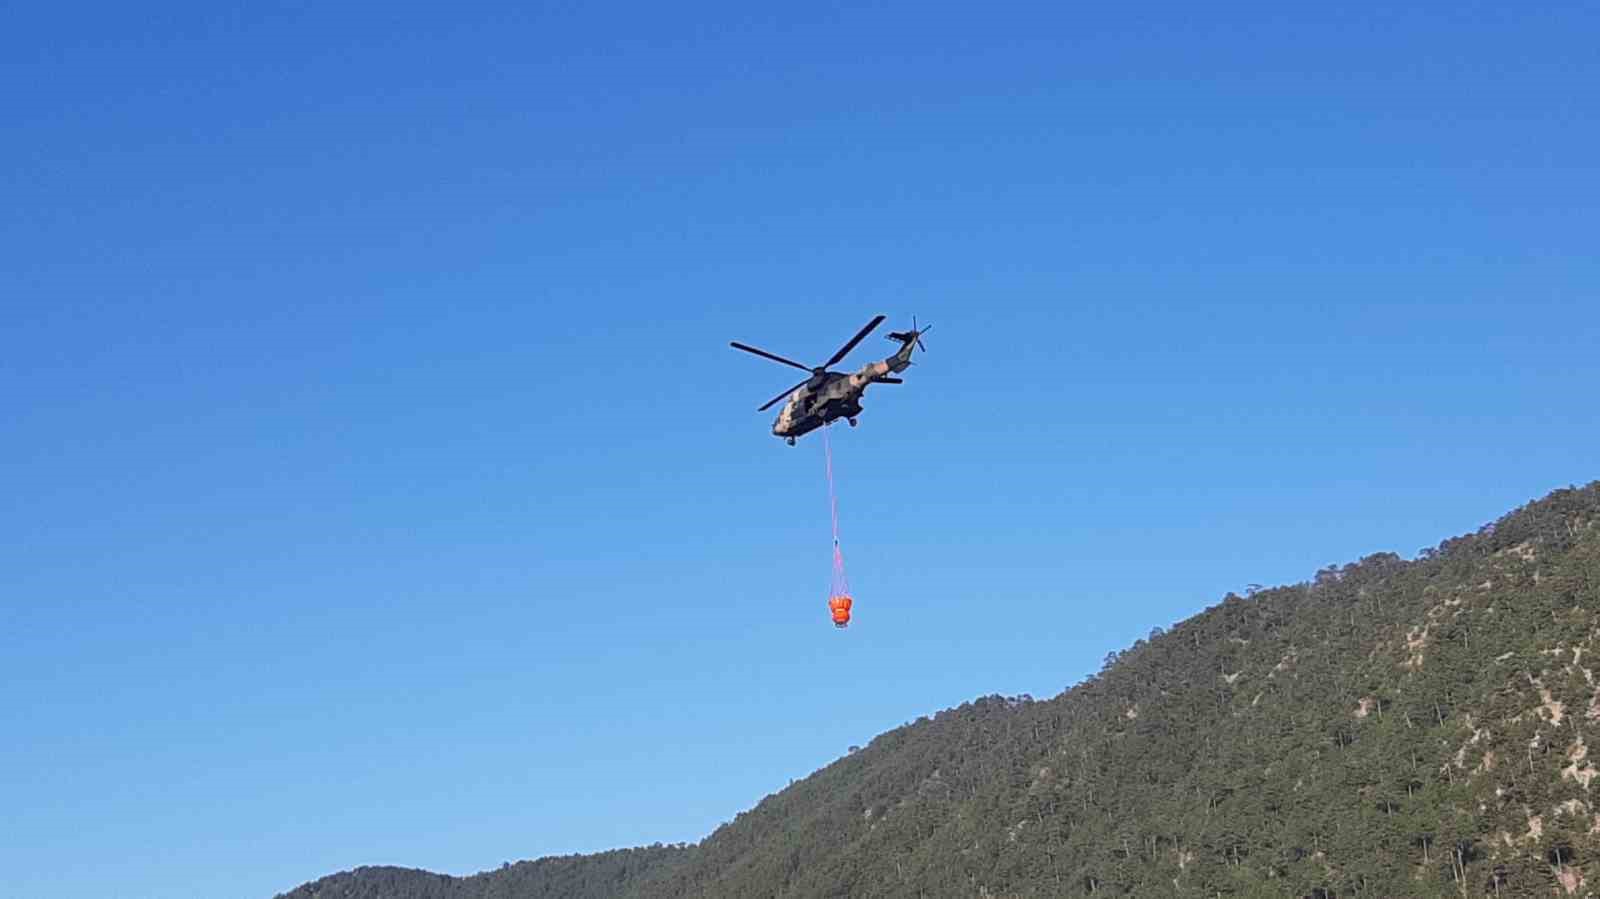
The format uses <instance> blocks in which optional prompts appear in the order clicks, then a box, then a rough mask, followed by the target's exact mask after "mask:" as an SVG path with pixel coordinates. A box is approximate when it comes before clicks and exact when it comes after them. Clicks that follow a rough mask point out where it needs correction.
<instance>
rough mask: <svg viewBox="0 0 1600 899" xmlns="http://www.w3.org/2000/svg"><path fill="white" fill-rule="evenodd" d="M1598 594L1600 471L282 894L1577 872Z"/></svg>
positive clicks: (408, 897) (1166, 891)
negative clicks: (772, 770) (829, 756)
mask: <svg viewBox="0 0 1600 899" xmlns="http://www.w3.org/2000/svg"><path fill="white" fill-rule="evenodd" d="M1597 613H1600V483H1597V484H1592V485H1590V486H1588V487H1585V488H1582V489H1568V490H1561V491H1557V492H1556V493H1554V494H1552V495H1551V496H1549V497H1546V498H1545V499H1543V500H1541V501H1539V502H1537V503H1533V504H1530V505H1528V506H1526V507H1524V508H1522V509H1519V510H1517V511H1515V512H1513V513H1511V514H1510V515H1507V516H1506V517H1504V518H1502V519H1500V520H1499V521H1497V522H1495V523H1494V524H1492V525H1490V526H1487V527H1485V528H1483V529H1481V530H1479V531H1478V532H1477V533H1475V534H1471V535H1467V536H1464V537H1459V538H1455V539H1452V540H1446V541H1444V542H1443V543H1441V544H1440V545H1439V546H1438V547H1437V548H1434V549H1429V550H1424V551H1423V552H1422V553H1420V554H1419V556H1418V558H1417V559H1416V560H1415V561H1411V562H1407V561H1405V560H1403V559H1401V558H1400V557H1398V556H1395V555H1393V554H1390V553H1383V554H1377V555H1373V556H1369V557H1367V558H1365V559H1362V560H1361V561H1359V562H1355V563H1352V564H1349V565H1344V566H1342V567H1335V566H1330V567H1328V568H1325V569H1323V570H1322V571H1319V572H1317V574H1316V577H1315V578H1314V580H1313V581H1312V582H1310V583H1304V584H1298V585H1294V586H1288V587H1279V588H1274V589H1260V588H1258V587H1256V586H1255V585H1252V588H1251V590H1250V591H1249V596H1247V597H1240V596H1235V595H1232V594H1230V595H1229V596H1227V597H1224V599H1223V600H1222V602H1221V603H1219V604H1218V605H1216V606H1214V607H1212V608H1210V609H1208V610H1206V611H1205V612H1203V613H1201V614H1199V615H1196V616H1195V617H1193V618H1191V619H1189V620H1187V621H1184V622H1181V623H1179V624H1177V625H1175V626H1173V627H1172V628H1170V629H1168V630H1165V631H1162V630H1161V629H1156V630H1153V631H1151V633H1150V636H1149V639H1148V640H1147V641H1139V642H1138V643H1137V644H1135V645H1134V646H1133V647H1131V648H1130V649H1128V650H1127V651H1125V652H1121V653H1114V654H1112V655H1111V656H1109V657H1108V658H1107V664H1106V667H1105V669H1104V670H1103V671H1101V672H1100V673H1099V674H1097V675H1095V676H1093V677H1091V678H1089V679H1088V680H1086V681H1085V682H1083V683H1081V684H1079V685H1077V686H1076V687H1074V688H1072V689H1070V690H1067V691H1066V692H1064V693H1062V694H1061V695H1059V696H1056V697H1055V698H1053V699H1049V700H1046V701H1039V702H1036V701H1033V700H1032V699H1031V698H1028V697H1014V698H1011V697H1002V696H990V697H985V698H983V699H979V700H976V701H974V702H970V703H967V704H964V705H962V706H960V707H959V708H955V709H950V710H947V711H944V712H940V713H939V714H937V715H935V716H933V717H932V718H923V719H920V720H918V721H917V722H915V723H912V724H908V725H906V726H904V727H901V728H897V729H895V730H893V731H890V732H888V733H886V734H883V735H881V736H879V737H878V738H877V739H875V740H873V741H872V742H871V743H870V744H869V745H867V746H865V747H863V748H861V749H860V750H859V751H855V752H851V753H850V754H848V755H846V756H845V757H844V758H841V759H840V760H839V761H837V762H835V763H834V764H832V765H830V766H828V767H826V768H824V769H822V770H821V771H818V772H816V773H815V774H813V775H812V776H810V777H808V778H806V779H805V780H802V781H799V782H796V783H794V784H793V785H791V786H790V787H789V788H788V789H785V790H783V791H781V792H779V793H776V794H774V795H772V796H769V797H767V798H766V799H764V800H762V801H761V802H760V803H759V804H757V805H756V806H755V807H754V808H753V809H751V810H749V811H747V812H745V813H743V814H741V815H739V816H738V817H737V818H736V819H735V820H733V821H732V822H730V823H728V824H726V825H724V826H723V827H722V828H720V829H718V830H717V831H716V832H715V833H713V834H712V835H710V836H709V837H707V838H706V839H705V840H704V841H702V842H701V843H699V844H698V845H695V846H690V847H653V848H650V849H641V850H624V851H622V852H611V853H601V854H598V855H593V856H582V857H569V858H563V859H543V860H540V861H537V862H525V863H522V864H519V865H514V866H510V867H509V868H506V869H503V870H501V871H495V872H489V873H485V874H481V875H477V876H476V877H470V878H441V877H439V876H438V875H432V874H427V873H426V872H415V871H402V870H400V869H360V870H358V871H355V872H348V873H346V874H340V875H335V876H334V877H331V878H325V879H324V880H321V881H317V882H316V883H313V884H308V885H306V886H303V887H301V888H299V889H298V890H295V891H294V892H292V893H289V894H287V896H285V897H283V899H368V897H373V899H376V897H384V899H389V897H393V899H488V897H496V899H498V897H508V899H509V897H543V896H557V895H560V896H576V897H587V896H640V897H643V896H649V897H690V896H694V897H699V896H710V897H717V896H725V897H802V896H806V897H809V896H905V897H920V896H951V895H960V896H981V895H990V896H997V897H998V896H1016V897H1025V896H1079V895H1083V896H1196V897H1201V896H1204V897H1213V896H1227V897H1232V899H1243V897H1251V896H1274V897H1282V896H1313V897H1331V896H1341V897H1350V896H1370V897H1389V896H1440V897H1443V896H1485V895H1488V896H1505V897H1512V896H1533V895H1539V896H1546V895H1551V894H1552V891H1554V893H1555V894H1556V895H1562V894H1566V893H1568V891H1569V890H1570V891H1571V894H1573V895H1583V894H1587V893H1591V892H1593V891H1594V890H1595V888H1596V887H1597V886H1600V836H1597V835H1600V803H1597V802H1596V801H1594V800H1593V799H1592V797H1591V788H1592V789H1593V790H1597V791H1600V751H1594V752H1591V748H1590V743H1591V741H1593V740H1597V739H1600V692H1597V684H1596V680H1595V671H1594V670H1593V669H1594V664H1593V662H1592V661H1591V660H1592V659H1594V658H1595V657H1597V656H1600V645H1596V643H1595V637H1596V635H1597V634H1600V620H1597V618H1596V615H1597ZM1591 709H1593V710H1594V714H1593V715H1592V716H1591V714H1590V710H1591ZM1591 758H1592V759H1593V762H1594V763H1593V764H1591ZM1591 777H1593V778H1594V780H1593V782H1590V778H1591Z"/></svg>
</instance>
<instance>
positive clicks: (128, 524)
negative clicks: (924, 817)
mask: <svg viewBox="0 0 1600 899" xmlns="http://www.w3.org/2000/svg"><path fill="white" fill-rule="evenodd" d="M860 6H862V5H861V4H842V5H839V6H837V7H829V6H827V5H822V4H806V5H805V8H804V9H803V10H799V11H793V12H790V13H787V14H785V15H782V16H777V17H774V16H772V15H770V14H766V13H753V12H751V11H750V5H749V4H742V3H714V4H693V5H690V6H687V7H685V6H682V5H675V6H670V7H669V6H663V5H660V4H634V5H610V6H603V5H599V4H587V5H584V4H510V3H507V4H469V5H467V6H465V7H460V8H457V7H452V8H451V9H449V10H445V9H444V7H434V8H432V9H431V11H412V10H411V9H410V8H409V7H406V6H405V5H404V4H402V5H401V6H400V7H398V8H397V7H394V6H388V5H382V6H380V5H377V4H364V5H361V6H359V7H350V8H351V9H353V10H354V11H348V12H335V11H331V10H326V9H320V8H313V7H316V5H314V4H313V5H289V4H283V5H279V4H269V5H257V8H256V9H255V10H254V11H252V12H249V13H241V12H233V11H221V10H220V9H219V7H218V6H217V5H216V4H201V3H192V4H188V3H184V4H157V5H155V6H151V5H148V4H144V5H127V4H72V3H61V4H54V5H51V6H49V7H48V10H47V11H40V10H39V9H38V8H27V9H23V10H20V11H18V10H13V11H12V13H11V14H10V15H9V16H8V19H7V25H6V28H5V30H4V34H3V35H0V79H3V80H0V83H3V84H4V85H5V88H4V91H5V93H4V96H5V104H4V121H5V127H4V140H3V141H0V195H3V197H4V203H3V204H0V253H3V256H4V264H3V265H0V297H3V298H4V308H5V314H4V318H3V324H0V372H3V375H4V376H3V378H0V392H3V400H4V410H5V411H4V414H3V416H0V463H3V464H0V496H4V498H5V502H4V515H3V516H0V546H3V547H4V550H3V558H4V561H3V563H0V615H3V618H0V731H3V739H0V797H3V799H0V804H3V805H4V815H3V817H4V819H5V823H4V826H3V835H0V870H4V871H5V872H6V885H5V887H4V889H5V891H7V894H8V895H16V896H19V897H20V896H27V897H35V899H64V897H102V896H117V897H122V899H156V897H159V899H168V897H224V899H232V897H238V899H258V897H267V896H270V895H272V894H273V893H274V892H277V891H279V890H284V889H288V888H290V887H292V886H294V885H296V884H298V883H300V882H302V881H304V880H307V879H310V878H313V877H316V876H319V875H322V874H326V873H331V872H333V871H336V870H340V869H344V868H349V867H353V866H356V865H359V864H402V865H409V866H420V867H427V868H431V869H434V870H438V871H444V872H449V873H457V874H462V873H469V872H472V871H475V870H479V869H483V868H489V867H495V866H498V865H499V864H500V863H501V862H502V861H505V860H509V859H521V858H532V857H536V856H540V855H546V854H554V853H568V852H575V851H590V850H598V849H604V848H608V847H616V846H626V845H634V844H642V843H650V842H652V841H663V842H674V841H680V840H685V841H690V840H697V839H699V838H700V837H702V836H704V835H705V834H707V833H708V832H710V831H711V830H712V829H713V828H715V827H716V826H717V825H718V824H719V823H720V822H722V821H725V820H729V819H731V818H732V817H733V816H734V815H735V814H736V813H737V812H739V811H740V810H742V809H745V808H748V807H749V806H751V805H753V804H754V803H755V802H756V801H757V800H759V799H760V798H761V797H762V796H763V795H765V794H767V793H769V792H771V791H774V790H776V789H778V788H781V787H783V786H784V785H785V784H786V783H787V782H788V781H789V779H790V778H794V777H800V776H804V775H805V774H807V773H808V772H810V771H812V770H814V769H816V768H818V767H820V766H822V765H824V764H826V763H828V762H829V761H831V760H832V759H834V758H836V757H837V756H839V755H841V754H843V753H844V751H845V750H846V747H848V746H849V745H850V744H853V743H863V744H864V743H866V742H867V741H868V740H869V739H871V738H872V736H873V735H875V734H877V733H879V732H881V731H883V730H886V729H888V728H891V727H894V726H897V725H900V724H902V723H905V722H907V721H910V720H914V719H915V718H917V717H918V716H920V715H923V714H929V713H932V712H934V711H936V710H938V709H941V708H945V707H949V706H953V705H958V704H960V703H961V702H963V701H966V700H970V699H972V698H975V697H977V696H980V695H984V694H990V693H1004V694H1016V693H1023V692H1027V693H1031V694H1033V695H1034V696H1037V697H1044V696H1050V695H1054V694H1056V693H1058V692H1059V691H1061V690H1062V689H1063V688H1065V687H1067V686H1069V685H1070V684H1072V683H1074V682H1076V681H1078V680H1079V679H1080V678H1081V677H1083V676H1084V675H1085V674H1086V673H1089V672H1091V671H1093V670H1095V669H1097V668H1098V666H1099V663H1100V659H1101V657H1102V656H1104V655H1105V653H1106V652H1107V651H1109V650H1112V649H1117V648H1121V647H1124V646H1126V645H1127V644H1128V643H1130V642H1131V641H1133V640H1134V639H1136V638H1138V637H1141V636H1143V635H1144V634H1145V633H1146V632H1147V631H1149V630H1150V629H1151V628H1152V627H1154V626H1157V625H1170V624H1171V623H1173V622H1175V621H1178V620H1181V619H1183V618H1185V617H1187V616H1189V615H1191V614H1193V613H1194V612H1197V611H1199V610H1200V609H1202V608H1204V607H1205V606H1207V605H1210V604H1212V603H1214V602H1216V601H1217V600H1218V599H1219V598H1220V597H1221V596H1222V595H1223V594H1224V593H1225V592H1227V591H1228V590H1230V589H1242V588H1243V587H1244V586H1245V585H1246V584H1248V583H1251V582H1258V583H1262V584H1275V583H1282V582H1293V581H1299V580H1303V579H1306V578H1309V577H1310V576H1311V575H1312V574H1313V572H1314V571H1315V570H1316V569H1317V568H1319V567H1321V566H1323V565H1326V564H1329V563H1342V562H1346V561H1350V560H1352V559H1355V558H1358V557H1360V556H1362V555H1364V554H1367V553H1370V552H1375V551H1385V550H1392V551H1397V552H1400V553H1402V554H1404V555H1407V556H1411V555H1413V554H1414V553H1415V552H1416V551H1417V550H1418V549H1419V548H1421V547H1424V546H1429V545H1433V544H1435V543H1437V542H1438V541H1439V540H1440V539H1442V538H1445V537H1449V536H1452V535H1455V534H1459V533H1462V532H1466V531H1470V530H1473V529H1475V528H1477V527H1478V526H1480V525H1481V524H1483V523H1485V522H1487V521H1489V520H1491V519H1493V518H1495V517H1496V516H1498V515H1499V514H1501V513H1503V512H1505V511H1507V510H1509V509H1511V508H1513V507H1514V506H1516V505H1518V504H1520V503H1522V502H1525V501H1527V500H1530V499H1533V498H1535V497H1537V496H1540V495H1543V494H1544V493H1546V492H1547V491H1549V490H1551V489H1554V488H1557V487H1561V486H1565V485H1568V484H1575V483H1584V482H1587V481H1589V480H1591V479H1593V478H1595V477H1597V476H1600V456H1597V453H1596V447H1597V446H1600V424H1597V420H1596V415H1595V400H1594V395H1595V385H1596V383H1597V379H1600V358H1597V357H1600V354H1596V353H1595V352H1594V350H1593V348H1594V346H1595V344H1596V342H1597V340H1600V302H1597V300H1600V297H1597V290H1596V285H1597V283H1600V281H1597V276H1600V263H1597V261H1596V254H1595V234H1596V233H1600V226H1597V225H1600V223H1597V221H1596V214H1595V210H1596V209H1597V208H1600V171H1597V168H1600V166H1597V162H1596V160H1597V159H1600V141H1597V138H1600V126H1597V124H1596V120H1595V117H1594V107H1593V100H1594V85H1596V84H1600V63H1597V58H1596V56H1595V53H1594V47H1595V42H1596V39H1597V37H1600V27H1597V26H1600V14H1597V13H1596V12H1595V8H1594V6H1593V5H1592V4H1578V3H1572V4H1540V5H1538V8H1537V9H1531V10H1530V9H1524V8H1523V7H1522V6H1520V5H1516V4H1511V5H1508V4H1488V3H1465V4H1463V3H1454V2H1453V3H1448V4H1444V3H1438V4H1409V5H1407V6H1406V8H1403V9H1402V8H1399V7H1393V8H1385V9H1382V10H1371V11H1368V12H1363V13H1352V12H1348V11H1337V10H1316V11H1299V12H1296V11H1290V10H1289V9H1288V8H1287V7H1285V6H1284V5H1283V4H1279V3H1271V4H1266V3H1263V4H1206V5H1204V7H1203V8H1202V7H1200V6H1196V5H1194V4H1172V5H1164V4H1139V3H1134V4H1113V5H1112V6H1108V7H1105V8H1104V9H1090V8H1089V7H1086V6H1079V7H1077V8H1075V9H1073V10H1071V11H1067V10H1063V9H1062V8H1061V5H1060V4H1038V5H1022V4H987V5H978V4H967V5H964V8H962V9H957V8H955V6H954V5H948V6H945V7H939V6H938V5H934V6H932V7H930V6H929V5H928V4H922V3H915V4H914V3H879V4H870V5H869V6H870V8H866V9H862V8H856V7H860ZM1300 6H1304V5H1300ZM267 7H281V8H273V9H268V8H267ZM541 7H543V9H541ZM1112 7H1114V9H1113V8H1112ZM530 9H533V10H537V11H530ZM880 312H881V313H885V314H888V315H889V316H890V317H891V324H892V325H893V326H895V327H903V326H905V325H906V324H908V323H909V322H910V318H911V316H912V315H913V314H915V315H917V316H919V317H920V319H921V320H922V321H924V322H929V321H931V322H933V323H934V324H935V326H936V327H935V329H934V331H933V333H932V334H930V335H929V338H928V345H929V350H930V352H929V353H928V355H927V356H926V358H925V361H924V363H923V364H921V365H919V366H917V367H915V368H913V369H911V370H910V371H909V372H908V373H907V383H906V384H905V385H904V386H900V387H879V388H875V389H874V390H873V391H872V392H871V393H870V394H869V395H868V397H867V410H866V413H865V414H864V416H863V418H862V422H861V424H862V426H861V427H860V428H857V429H855V430H846V429H840V430H838V431H836V432H835V434H834V444H835V456H836V466H837V470H838V478H839V489H840V517H841V527H842V529H843V542H844V549H845V555H846V559H847V561H848V563H849V571H850V577H851V580H852V582H853V585H854V588H855V591H856V595H857V604H856V624H855V625H854V626H853V627H851V628H850V629H849V630H848V631H846V632H842V633H841V632H837V631H835V630H834V628H832V627H831V626H830V625H829V623H828V620H827V610H826V608H825V605H824V602H825V598H826V597H825V595H824V594H825V590H826V586H827V582H828V573H829V545H828V510H827V496H826V488H825V484H824V480H823V460H822V452H821V451H822V446H821V443H820V441H819V440H817V439H815V436H816V435H814V436H813V437H812V438H807V439H805V440H803V441H802V443H801V444H800V445H799V446H798V447H795V448H789V447H786V446H784V445H783V444H782V443H781V442H780V441H778V440H777V439H775V438H773V437H772V436H770V434H769V433H768V428H769V426H770V422H771V418H772V417H773V416H772V413H765V414H757V413H756V412H755V407H756V406H757V405H759V404H760V403H761V402H763V401H764V400H766V399H767V398H768V397H769V396H771V395H772V394H774V393H776V392H777V391H778V390H780V389H782V388H783V387H784V386H785V385H787V384H789V383H790V382H791V381H792V380H793V376H794V373H793V372H792V371H791V370H789V369H785V368H781V367H779V366H776V365H773V364H771V363H768V362H765V361H763V360H761V359H757V358H754V357H751V356H747V355H744V354H740V353H737V352H734V351H733V350H730V349H729V348H728V346H727V342H728V341H729V340H730V339H738V340H743V341H747V342H751V343H756V344H758V345H761V346H765V347H768V348H770V349H772V350H774V351H776V352H779V353H783V354H786V355H791V356H796V357H798V358H800V359H802V360H807V361H820V360H821V359H823V358H826V356H827V355H828V354H829V353H831V352H832V351H833V350H834V348H835V347H837V346H838V345H839V344H840V343H841V342H842V341H843V340H844V339H845V338H846V337H848V336H849V335H850V334H851V333H852V332H853V331H854V330H855V329H856V328H858V327H859V326H860V325H861V324H862V323H863V322H865V321H866V320H867V319H868V318H869V317H871V316H872V315H874V314H877V313H880ZM883 330H885V331H887V330H889V327H888V326H886V327H885V328H884V329H883ZM892 348H893V347H892V345H891V344H890V343H889V342H888V341H885V340H882V339H880V338H878V337H873V338H871V339H870V340H868V341H867V342H866V343H865V344H863V346H862V348H861V349H860V350H858V351H857V353H856V354H855V355H853V356H852V357H851V358H850V360H849V362H850V363H851V364H860V363H862V362H864V361H866V360H867V359H869V358H872V356H874V355H879V356H881V355H883V354H885V353H887V352H888V351H889V350H891V349H892Z"/></svg>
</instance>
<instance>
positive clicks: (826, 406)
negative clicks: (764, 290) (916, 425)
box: [729, 315, 929, 446]
mask: <svg viewBox="0 0 1600 899" xmlns="http://www.w3.org/2000/svg"><path fill="white" fill-rule="evenodd" d="M883 319H884V316H882V315H880V316H878V317H876V318H874V319H873V320H872V321H870V322H867V326H866V327H864V328H862V329H861V330H860V331H858V332H856V336H854V337H852V338H850V340H849V341H848V342H847V343H846V344H845V345H844V346H842V347H840V348H839V352H837V353H834V354H833V358H831V359H829V360H828V361H827V362H824V363H822V364H821V365H818V366H817V367H815V368H812V367H810V366H806V365H801V364H800V363H798V362H796V361H794V360H793V359H785V358H784V357H782V356H779V355H776V354H774V353H769V352H767V351H766V350H761V349H757V348H755V347H753V346H748V345H746V344H743V343H740V342H738V341H737V340H735V341H731V342H730V343H729V345H730V346H732V347H733V348H734V349H736V350H744V351H745V352H747V353H754V354H756V355H757V356H762V357H764V358H767V359H771V360H772V361H774V362H781V363H783V364H784V365H790V366H793V367H795V368H798V369H800V370H801V371H809V372H810V373H811V374H810V375H809V376H808V377H807V378H806V379H805V380H804V381H801V382H800V383H798V384H796V385H794V386H793V387H790V388H789V389H788V390H785V391H784V392H782V393H780V394H778V395H777V396H775V397H773V398H772V399H771V400H768V401H767V404H766V405H764V406H762V407H761V408H760V409H757V410H756V411H757V412H765V411H767V410H768V409H770V408H772V406H773V405H774V404H776V403H777V402H778V401H779V400H782V399H784V398H785V397H787V398H788V400H789V402H788V403H786V404H785V405H784V407H783V410H782V411H781V412H779V413H778V420H777V421H774V422H773V423H772V433H773V435H774V436H777V437H782V438H784V439H785V440H787V441H788V443H789V445H790V446H794V442H795V439H796V438H798V437H800V436H802V435H804V434H807V433H810V432H811V431H814V430H816V429H817V428H820V427H822V426H823V425H825V424H827V423H828V422H831V421H834V420H835V419H839V418H843V419H846V420H847V421H849V422H850V427H852V428H853V427H855V426H856V416H857V415H860V414H861V395H862V394H863V393H865V392H866V390H867V387H868V386H870V385H872V384H903V383H905V382H904V381H903V380H901V379H900V378H896V377H892V375H895V374H898V373H900V372H903V371H905V370H906V368H907V367H908V366H909V365H911V352H912V350H913V349H920V350H922V351H923V352H927V350H928V348H927V347H926V346H923V344H922V335H923V334H925V333H927V332H928V331H929V328H919V327H917V322H916V319H915V318H913V319H912V320H911V330H909V331H891V332H889V333H888V334H886V335H885V336H886V337H887V338H888V339H890V340H897V341H899V342H900V351H899V352H897V353H895V354H894V355H893V356H890V357H888V358H887V359H884V360H883V361H881V362H869V363H867V364H866V365H864V366H862V367H861V370H860V371H858V372H856V373H855V374H853V375H847V374H844V373H842V372H836V371H829V370H828V368H829V366H832V365H836V364H838V362H839V360H841V359H843V358H844V357H845V356H846V355H848V354H849V352H850V351H851V350H853V349H855V348H856V344H858V343H860V342H861V340H862V339H863V338H865V337H866V336H867V335H868V334H871V333H872V329H873V328H876V327H878V325H880V324H882V323H883Z"/></svg>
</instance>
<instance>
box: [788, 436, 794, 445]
mask: <svg viewBox="0 0 1600 899" xmlns="http://www.w3.org/2000/svg"><path fill="white" fill-rule="evenodd" d="M788 443H789V445H790V446H794V438H793V437H790V438H789V439H788Z"/></svg>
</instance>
